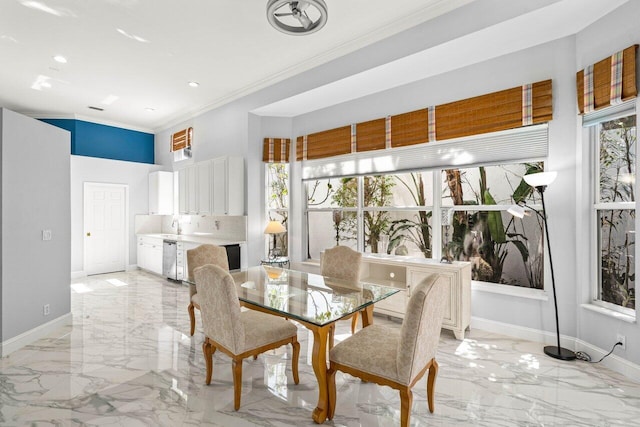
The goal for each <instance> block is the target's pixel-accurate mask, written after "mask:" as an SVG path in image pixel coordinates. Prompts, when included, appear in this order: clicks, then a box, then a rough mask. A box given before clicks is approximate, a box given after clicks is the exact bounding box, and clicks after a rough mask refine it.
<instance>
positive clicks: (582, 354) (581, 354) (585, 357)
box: [576, 341, 622, 363]
mask: <svg viewBox="0 0 640 427" xmlns="http://www.w3.org/2000/svg"><path fill="white" fill-rule="evenodd" d="M619 345H622V343H621V342H620V341H618V342H617V343H615V344H614V345H613V347H611V351H610V352H609V353H607V354H605V355H604V356H602V358H601V359H600V360H598V361H597V362H594V361H592V360H591V356H589V354H587V353H585V352H584V351H577V352H576V359H578V360H582V361H584V362H588V363H600V362H602V361H603V360H604V359H605V358H606V357H607V356H609V355H610V354H611V353H613V350H615V348H616V347H617V346H619Z"/></svg>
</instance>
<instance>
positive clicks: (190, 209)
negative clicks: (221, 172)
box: [186, 165, 198, 215]
mask: <svg viewBox="0 0 640 427" xmlns="http://www.w3.org/2000/svg"><path fill="white" fill-rule="evenodd" d="M186 213H187V214H189V215H195V214H197V213H198V170H197V166H196V165H191V166H188V167H187V212H186Z"/></svg>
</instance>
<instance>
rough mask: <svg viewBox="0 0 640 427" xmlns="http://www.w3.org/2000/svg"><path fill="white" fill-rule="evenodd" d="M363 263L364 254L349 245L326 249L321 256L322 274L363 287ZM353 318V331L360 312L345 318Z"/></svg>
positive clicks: (333, 330)
mask: <svg viewBox="0 0 640 427" xmlns="http://www.w3.org/2000/svg"><path fill="white" fill-rule="evenodd" d="M361 264H362V254H361V253H360V252H358V251H354V250H353V249H351V248H349V247H347V246H335V247H333V248H331V249H326V250H325V251H324V253H323V254H322V257H321V258H320V274H322V275H323V276H326V277H335V278H336V279H342V280H345V281H347V282H351V283H352V284H353V286H354V287H358V288H361V287H362V286H361V284H360V266H361ZM347 319H351V333H352V334H353V333H354V332H355V331H356V326H357V324H358V312H355V313H353V314H352V315H350V316H347V317H345V318H344V320H347ZM334 332H335V328H331V332H330V336H329V347H333V336H334Z"/></svg>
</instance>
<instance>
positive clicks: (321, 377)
mask: <svg viewBox="0 0 640 427" xmlns="http://www.w3.org/2000/svg"><path fill="white" fill-rule="evenodd" d="M307 327H309V329H311V331H313V353H312V358H311V364H312V365H313V371H314V372H315V374H316V379H317V380H318V405H317V406H316V409H314V410H313V415H312V418H313V421H315V422H316V423H318V424H322V423H323V422H324V421H325V420H326V419H327V412H328V410H329V386H328V383H327V337H328V335H329V329H331V325H325V326H314V327H311V325H309V326H307Z"/></svg>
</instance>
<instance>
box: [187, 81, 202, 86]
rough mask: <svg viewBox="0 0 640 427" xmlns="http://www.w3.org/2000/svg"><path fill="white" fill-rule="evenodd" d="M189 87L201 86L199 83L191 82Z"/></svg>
mask: <svg viewBox="0 0 640 427" xmlns="http://www.w3.org/2000/svg"><path fill="white" fill-rule="evenodd" d="M189 86H191V87H198V86H200V83H198V82H189Z"/></svg>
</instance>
